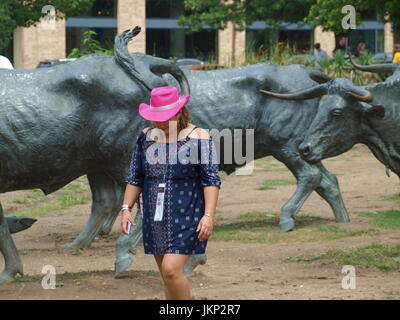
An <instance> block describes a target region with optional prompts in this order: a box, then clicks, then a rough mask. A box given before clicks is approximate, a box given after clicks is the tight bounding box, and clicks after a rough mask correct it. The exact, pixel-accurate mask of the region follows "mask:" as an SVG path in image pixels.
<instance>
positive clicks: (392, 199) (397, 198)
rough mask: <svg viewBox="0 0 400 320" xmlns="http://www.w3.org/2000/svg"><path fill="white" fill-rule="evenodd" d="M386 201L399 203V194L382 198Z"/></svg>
mask: <svg viewBox="0 0 400 320" xmlns="http://www.w3.org/2000/svg"><path fill="white" fill-rule="evenodd" d="M383 200H386V201H400V193H395V194H391V195H389V196H385V197H383Z"/></svg>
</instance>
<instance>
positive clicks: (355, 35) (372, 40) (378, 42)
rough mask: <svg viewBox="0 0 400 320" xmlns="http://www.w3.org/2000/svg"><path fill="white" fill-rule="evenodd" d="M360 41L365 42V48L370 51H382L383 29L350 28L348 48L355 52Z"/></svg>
mask: <svg viewBox="0 0 400 320" xmlns="http://www.w3.org/2000/svg"><path fill="white" fill-rule="evenodd" d="M360 43H365V45H366V49H367V50H368V51H370V52H372V53H377V52H383V30H376V29H364V30H359V29H355V30H351V32H350V34H349V38H348V46H349V49H350V50H351V51H352V52H353V53H356V52H357V47H358V45H359V44H360Z"/></svg>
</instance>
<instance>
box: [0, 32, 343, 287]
mask: <svg viewBox="0 0 400 320" xmlns="http://www.w3.org/2000/svg"><path fill="white" fill-rule="evenodd" d="M139 31H140V28H139V27H136V28H135V29H133V30H127V31H125V32H123V33H121V34H119V35H117V37H116V39H115V56H114V57H110V56H105V55H89V56H85V57H82V58H80V59H77V60H76V61H73V62H70V63H68V64H64V65H59V66H55V67H52V68H48V69H36V70H7V71H6V70H0V79H1V82H0V83H1V84H0V113H1V117H0V145H1V148H0V152H1V167H0V178H1V182H2V183H1V188H0V192H8V191H13V190H20V189H32V188H40V189H41V190H42V191H43V192H44V193H45V194H49V193H52V192H54V191H56V190H58V189H60V188H62V187H63V186H65V185H66V184H68V183H69V182H71V181H73V180H74V179H76V178H78V177H80V176H82V175H86V176H87V177H88V181H89V185H90V188H91V191H92V208H91V215H90V217H89V221H88V223H87V225H86V227H85V229H84V230H83V231H82V232H81V233H80V234H79V236H78V237H77V238H76V239H75V240H74V241H73V242H72V243H71V244H70V245H69V246H68V248H78V247H87V246H89V245H90V243H91V242H92V241H93V239H94V238H95V236H96V235H97V234H99V232H104V233H108V232H110V230H111V228H112V226H113V224H114V222H115V219H116V217H117V216H118V212H119V209H120V205H121V203H122V199H123V192H124V189H125V185H126V184H125V178H126V175H127V171H128V167H129V163H130V158H131V152H132V149H133V146H134V142H135V137H136V136H137V135H138V134H139V132H140V130H141V129H142V128H144V127H146V126H148V125H149V123H147V122H146V121H145V120H143V119H142V118H141V117H140V116H139V115H138V110H137V109H138V105H139V103H140V102H143V101H148V100H149V96H150V94H149V93H150V90H151V89H152V88H155V87H159V86H165V85H174V86H177V87H180V88H181V90H182V94H183V95H187V94H189V93H190V92H189V84H190V87H191V91H192V92H191V99H190V101H189V104H188V107H189V108H190V110H191V113H192V116H193V122H194V123H196V125H198V126H201V127H203V128H210V129H211V128H215V129H217V130H222V129H224V128H228V129H234V128H235V129H236V128H237V129H254V138H255V158H256V159H257V158H261V157H265V156H268V155H272V156H274V157H275V158H276V159H278V160H280V161H282V162H283V163H285V164H286V166H287V167H288V168H289V169H290V170H291V172H292V173H293V174H294V175H295V177H296V178H297V181H298V182H297V189H296V192H295V194H294V195H293V196H292V197H291V198H290V200H289V201H288V202H287V203H286V204H285V205H284V206H283V207H282V214H281V221H280V224H281V227H282V229H283V230H284V231H287V230H291V229H292V228H293V226H294V220H293V217H294V215H295V214H296V213H297V212H298V210H299V209H300V208H301V206H302V204H303V203H304V201H305V200H306V199H307V197H308V196H309V195H310V193H311V192H312V191H314V190H316V191H317V192H318V194H319V195H320V196H321V197H323V198H324V199H325V200H326V201H327V202H328V203H329V205H330V206H331V207H332V209H333V211H334V213H335V216H336V220H338V221H348V215H347V211H346V208H345V206H344V203H343V200H342V198H341V194H340V191H339V186H338V184H337V179H336V177H335V176H334V175H333V174H331V173H329V172H328V171H327V170H326V169H325V168H324V167H323V165H322V164H321V163H315V164H309V163H308V162H306V161H304V160H303V159H302V158H301V157H300V155H299V153H298V145H299V144H300V142H301V141H302V140H303V137H304V131H305V129H306V128H308V127H309V126H310V124H311V121H312V119H313V118H314V116H315V114H316V113H317V110H318V100H317V99H315V100H310V101H307V102H286V103H282V102H280V101H279V100H276V99H271V98H268V97H265V96H264V95H261V94H260V93H259V90H260V89H269V90H299V89H304V88H309V87H312V86H314V85H316V84H318V83H321V82H326V81H328V80H329V79H327V76H326V75H324V74H321V73H318V72H316V71H313V70H312V69H308V68H305V67H304V66H299V65H292V66H285V67H281V66H276V65H274V64H270V63H263V64H258V65H253V66H248V67H239V68H234V69H229V70H216V71H207V72H199V71H185V72H183V71H182V70H181V69H180V68H179V67H177V65H176V64H174V63H173V62H171V61H169V60H165V59H160V58H156V57H152V56H149V55H145V54H140V53H129V52H128V50H127V43H128V41H130V40H131V39H132V38H133V37H134V36H135V35H136V34H138V33H139ZM243 135H245V130H243ZM221 147H222V148H221V150H224V148H223V143H221ZM223 158H224V155H223V154H221V158H220V159H222V160H221V165H220V169H221V170H223V171H225V172H226V173H228V174H230V173H232V172H233V171H234V169H235V166H236V165H237V164H236V163H232V164H225V163H224V162H223ZM6 221H7V219H4V216H3V212H2V211H1V210H0V251H1V252H2V254H3V256H4V258H5V269H4V271H3V273H1V274H0V282H3V281H9V280H12V278H13V277H14V276H15V275H16V274H17V273H21V274H22V263H21V261H20V258H19V256H18V252H17V250H16V248H15V245H14V243H13V241H12V238H11V236H10V233H9V229H8V226H7V222H6ZM136 235H137V234H136ZM140 238H141V236H140V234H139V235H137V237H136V239H140ZM136 243H137V241H136ZM124 248H125V249H126V250H129V251H131V252H132V250H134V249H135V248H133V247H132V246H128V247H126V246H125V247H124ZM119 252H120V251H119ZM125 265H126V264H125ZM189 265H190V263H189Z"/></svg>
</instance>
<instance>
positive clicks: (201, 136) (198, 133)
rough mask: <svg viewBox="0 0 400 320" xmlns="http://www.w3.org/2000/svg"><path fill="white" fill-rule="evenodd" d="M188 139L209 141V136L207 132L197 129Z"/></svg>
mask: <svg viewBox="0 0 400 320" xmlns="http://www.w3.org/2000/svg"><path fill="white" fill-rule="evenodd" d="M189 137H191V138H196V139H210V134H209V133H208V130H206V129H203V128H200V127H197V128H196V129H194V130H193V131H192V132H191V133H190V135H189Z"/></svg>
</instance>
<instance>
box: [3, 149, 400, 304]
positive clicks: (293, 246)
mask: <svg viewBox="0 0 400 320" xmlns="http://www.w3.org/2000/svg"><path fill="white" fill-rule="evenodd" d="M323 163H324V165H325V166H326V167H327V168H328V170H330V171H331V172H333V173H335V174H337V175H338V179H339V183H340V187H341V190H342V195H343V198H344V201H345V204H346V206H347V208H348V210H349V213H350V217H351V222H350V223H348V224H338V223H336V222H335V221H334V216H333V213H332V211H331V209H330V207H329V206H328V204H327V203H326V202H324V201H323V200H322V199H321V198H320V197H319V196H318V195H317V194H316V193H313V194H312V195H311V197H310V198H309V199H308V200H307V201H306V203H305V204H304V206H303V208H302V210H301V212H300V214H299V216H302V217H306V219H304V220H301V219H300V221H299V226H298V227H297V228H296V230H295V231H293V232H291V233H290V234H283V235H282V234H281V233H280V232H279V229H278V225H276V224H274V223H273V224H271V223H269V224H268V223H267V225H266V226H267V227H268V228H270V229H268V230H271V231H268V232H269V233H268V235H269V236H270V238H269V239H268V241H264V242H262V241H260V240H259V238H257V239H258V240H255V238H252V237H251V232H250V233H248V234H247V235H245V238H244V239H242V240H236V241H235V240H231V239H227V241H220V240H218V241H216V240H215V239H213V238H211V239H210V241H209V244H208V248H207V252H208V262H207V264H206V265H204V266H199V267H198V268H197V269H196V274H195V276H194V277H192V278H190V281H191V284H192V294H193V296H194V298H195V299H399V298H400V272H399V271H380V270H378V269H374V268H361V267H357V268H356V276H357V278H356V289H354V290H344V289H342V287H341V282H342V277H343V276H344V274H342V273H341V270H342V265H341V264H339V263H331V262H329V261H326V260H316V261H312V262H286V261H285V259H287V258H289V257H294V256H299V255H318V254H320V253H322V252H325V251H326V250H328V249H330V248H342V249H347V248H349V249H350V248H356V247H360V246H365V245H369V244H372V243H387V244H399V243H400V232H399V230H398V229H383V228H378V227H374V226H371V224H370V218H368V217H364V216H360V215H358V214H357V213H358V212H363V211H368V212H371V211H384V210H400V201H399V200H385V199H384V197H387V196H390V195H393V194H398V193H399V192H400V183H399V179H398V178H397V177H396V176H395V175H394V174H393V173H392V174H391V177H390V178H388V177H387V176H386V174H385V170H384V167H383V165H382V164H380V163H379V162H378V161H377V160H376V159H375V158H374V157H373V156H372V154H371V153H370V152H369V151H368V149H367V148H366V147H365V146H362V145H357V146H356V147H355V148H354V149H352V150H351V151H350V152H348V153H346V154H343V155H341V156H339V157H336V158H333V159H328V160H325V161H324V162H323ZM256 164H257V169H258V170H257V171H256V172H254V173H253V175H251V176H234V175H232V176H229V177H227V176H225V175H224V174H222V177H223V186H222V189H221V194H220V201H219V204H218V208H217V215H218V220H217V223H216V230H217V226H219V225H226V224H228V225H229V224H230V223H234V222H237V221H239V222H240V221H244V220H246V219H245V218H243V216H242V215H243V214H246V213H247V214H248V213H250V215H251V214H253V215H254V214H255V213H256V214H257V212H258V213H260V212H264V213H265V212H270V213H271V214H273V213H276V212H279V211H280V208H281V206H282V205H283V204H284V202H285V201H286V200H287V199H289V197H290V196H291V195H292V193H293V192H294V190H295V185H294V184H287V185H279V186H275V187H274V188H275V189H269V190H258V187H259V186H260V185H261V183H262V181H264V180H273V179H275V180H278V181H285V180H288V181H289V182H290V181H292V180H294V178H293V176H292V175H291V173H290V172H289V171H288V170H286V169H285V168H284V166H283V165H282V164H281V163H279V162H277V161H276V160H274V159H272V158H270V157H268V158H265V159H261V160H259V161H257V162H256ZM26 192H27V191H25V192H21V191H20V192H12V193H7V194H2V195H0V201H2V203H3V206H4V209H5V212H8V213H9V214H11V215H12V212H13V211H14V210H16V209H19V208H21V207H24V203H18V199H21V198H23V197H24V196H25V195H26ZM60 192H62V191H59V192H58V193H60ZM56 196H57V193H56V194H55V195H51V196H50V198H51V197H56ZM89 208H90V204H89V202H87V203H85V204H81V205H74V206H72V207H68V208H67V209H63V210H54V211H52V212H50V213H49V214H46V215H44V216H40V217H38V219H39V220H38V222H37V223H36V224H34V225H33V226H32V227H31V228H30V229H28V230H26V231H24V232H21V233H18V234H16V235H14V239H15V242H16V244H17V247H18V248H19V250H20V253H21V257H22V259H23V263H24V268H25V269H24V271H25V274H26V275H27V276H28V277H26V278H23V279H20V281H18V282H14V283H9V284H4V285H0V299H163V294H162V283H161V279H160V277H159V275H158V272H157V267H156V264H155V262H154V260H153V257H152V256H147V255H144V254H143V247H142V246H140V247H139V250H138V253H137V255H136V256H135V257H134V264H133V265H132V266H131V268H130V269H129V271H128V272H127V275H126V277H124V278H122V279H115V278H114V277H113V275H114V272H113V270H114V256H115V239H116V237H117V236H118V232H119V227H118V223H117V224H116V225H115V226H114V228H113V232H114V233H113V234H112V235H110V236H108V237H104V238H101V239H98V240H96V242H95V243H94V244H93V245H92V247H91V248H90V249H86V250H81V251H75V252H66V251H64V250H63V247H64V246H65V245H66V244H67V243H69V242H70V241H71V240H72V239H73V238H74V237H75V236H76V235H77V234H78V233H79V232H80V231H81V229H82V228H83V226H84V225H85V223H86V220H87V218H88V212H89ZM318 219H319V220H318ZM399 219H400V216H399ZM257 221H260V220H257ZM301 221H303V222H301ZM314 224H318V225H315V226H314ZM321 226H323V227H321ZM325 227H327V228H328V229H326V230H328V231H327V232H328V233H329V232H331V233H332V237H331V238H329V237H330V234H328V233H324V232H325V231H324V230H325V229H324V228H325ZM336 227H340V230H342V229H344V232H347V233H351V232H354V235H347V236H341V234H342V233H340V232H342V231H343V230H342V231H340V230H339V231H340V232H339V231H338V230H336V229H335V228H336ZM220 230H222V229H220ZM260 230H261V231H260ZM321 230H322V231H321ZM358 231H360V233H356V232H358ZM221 232H222V231H221ZM254 232H258V234H260V232H262V229H260V228H254ZM249 235H250V236H249ZM215 236H216V237H217V234H215ZM328 236H329V237H328ZM246 237H247V238H246ZM218 239H221V238H220V234H219V235H218ZM0 259H1V258H0ZM44 265H52V266H54V267H55V268H56V271H57V273H58V275H59V276H58V278H57V283H58V286H57V289H55V290H44V289H42V286H41V277H42V276H43V275H42V274H41V270H42V267H43V266H44ZM21 280H23V281H21Z"/></svg>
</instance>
